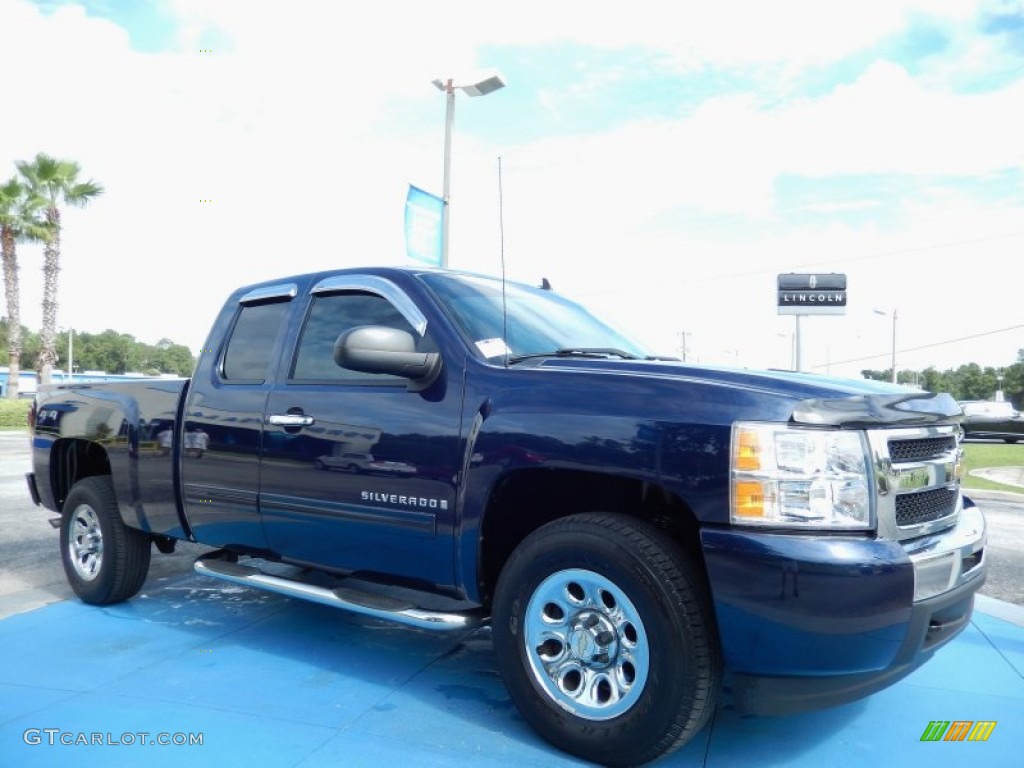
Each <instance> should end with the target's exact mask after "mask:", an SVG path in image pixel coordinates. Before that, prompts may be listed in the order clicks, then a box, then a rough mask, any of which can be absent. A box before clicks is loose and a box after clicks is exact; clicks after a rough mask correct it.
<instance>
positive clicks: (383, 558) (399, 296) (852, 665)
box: [28, 268, 986, 765]
mask: <svg viewBox="0 0 1024 768" xmlns="http://www.w3.org/2000/svg"><path fill="white" fill-rule="evenodd" d="M960 415H961V412H960V408H959V406H958V405H957V403H956V402H955V401H954V400H952V399H951V398H950V397H948V396H946V395H939V394H930V393H924V392H910V391H907V390H904V389H898V388H896V387H892V386H890V385H883V384H877V383H869V382H854V381H838V380H833V379H827V378H823V377H819V376H812V375H804V374H797V373H791V372H775V371H765V372H753V371H746V370H730V369H722V368H711V367H700V366H694V365H687V364H685V363H682V362H680V361H678V360H672V359H665V358H656V357H652V356H650V355H648V354H647V353H646V352H645V351H644V350H643V349H641V348H639V347H638V346H637V345H636V344H635V343H633V342H632V341H630V340H629V339H627V338H625V337H623V336H621V335H620V334H619V333H617V332H616V331H614V330H612V329H611V328H609V327H608V326H607V325H605V324H604V323H602V322H601V321H599V320H598V319H596V318H595V317H594V316H593V315H591V314H590V313H589V312H588V311H586V310H585V309H583V308H582V307H580V306H579V305H577V304H575V303H573V302H571V301H568V300H566V299H565V298H563V297H560V296H559V295H557V294H556V293H554V292H552V291H550V290H542V289H538V288H532V287H529V286H524V285H518V284H513V283H507V284H506V283H505V282H504V281H502V280H499V279H492V278H488V277H484V276H479V275H470V274H463V273H457V272H451V271H445V270H431V269H420V270H417V269H400V268H377V269H358V270H355V269H353V270H340V271H332V272H323V273H318V274H307V275H301V276H295V277H287V278H284V279H282V280H277V281H273V282H267V283H262V284H259V285H252V286H248V287H245V288H241V289H239V290H238V291H236V292H235V293H234V294H233V295H232V296H231V297H230V298H229V299H228V301H227V303H226V304H225V305H224V308H223V309H222V311H221V312H220V314H219V316H218V317H217V319H216V322H215V324H214V326H213V329H212V330H211V333H210V336H209V339H208V341H207V343H206V346H205V348H204V349H203V350H202V354H201V356H200V358H199V362H198V364H197V366H196V369H195V373H194V375H193V376H192V378H191V379H189V380H158V379H153V380H144V381H138V382H129V383H111V384H92V385H88V384H82V385H71V386H66V387H58V388H54V389H52V390H50V391H48V392H44V393H41V394H40V395H39V396H38V397H37V401H36V404H35V408H34V433H33V462H34V465H33V468H34V471H33V472H32V473H31V474H30V475H29V477H28V482H29V489H30V492H31V494H32V496H33V498H34V499H35V501H36V503H37V504H41V505H42V506H44V507H45V508H47V509H49V510H53V511H54V512H57V513H59V515H60V516H59V518H56V519H55V520H54V524H55V526H56V525H58V524H59V528H60V549H61V556H62V559H63V563H64V568H65V571H66V573H67V577H68V579H69V581H70V584H71V586H72V587H73V589H74V591H75V592H76V593H77V594H78V595H79V596H80V597H81V599H83V600H84V601H86V602H88V603H95V604H98V605H104V604H109V603H114V602H118V601H122V600H126V599H128V598H130V597H132V596H133V595H134V594H135V593H137V592H138V590H139V589H140V588H141V587H142V585H143V583H144V581H145V579H146V575H147V571H148V567H149V562H150V555H151V552H152V549H153V548H154V547H155V548H156V549H157V550H159V551H161V552H168V551H171V550H172V549H173V548H174V546H175V542H176V541H177V540H185V541H190V542H199V543H201V544H205V545H210V546H212V547H215V549H214V550H213V551H212V552H211V553H209V554H207V555H204V556H203V557H201V558H200V559H199V560H198V561H197V562H196V566H195V567H196V569H197V571H199V572H201V573H203V574H207V575H209V576H211V577H215V578H219V579H223V580H226V581H229V582H233V583H238V584H244V585H248V586H252V587H257V588H262V589H270V590H275V591H278V592H281V593H284V594H287V595H291V596H296V597H301V598H306V599H310V600H314V601H318V602H320V603H324V604H328V605H333V606H338V607H341V608H345V609H347V610H352V611H357V612H359V613H362V614H367V615H371V616H375V617H383V618H387V619H391V620H394V621H397V622H403V623H405V624H409V625H412V626H415V627H421V628H428V629H434V630H441V631H443V630H466V629H469V628H471V627H474V626H478V625H480V624H489V625H490V627H491V632H492V636H493V643H494V649H495V654H496V658H497V661H498V663H499V665H500V668H501V671H502V674H503V676H504V679H505V682H506V685H507V687H508V690H509V693H510V696H511V698H512V699H513V700H514V702H515V704H516V705H517V706H518V708H519V709H520V711H521V712H522V715H523V717H524V718H525V719H526V720H527V721H528V722H530V723H531V724H532V725H533V726H534V727H535V728H536V729H537V731H538V732H539V733H540V734H541V735H542V736H543V737H544V738H546V739H548V740H549V741H550V742H552V743H553V744H555V745H557V746H558V747H560V748H562V749H564V750H566V751H568V752H570V753H572V754H575V755H578V756H581V757H583V758H586V759H589V760H593V761H595V762H599V763H604V764H609V765H632V764H638V763H643V762H646V761H649V760H653V759H654V758H656V757H658V756H659V755H662V754H664V753H666V752H668V751H670V750H672V749H674V748H676V747H678V746H679V745H681V744H683V743H685V742H686V741H687V740H688V739H690V738H691V737H693V736H694V735H695V734H696V733H697V732H699V731H700V730H701V728H703V727H704V725H705V724H706V723H707V721H708V719H709V717H710V716H711V714H712V713H713V711H714V709H715V706H716V703H717V702H718V701H719V697H720V696H721V695H724V694H723V691H728V695H729V696H731V697H732V700H733V701H734V703H735V705H736V706H738V707H739V708H741V709H742V710H744V711H746V712H750V713H754V714H778V713H787V712H794V711H799V710H803V709H808V708H813V707H821V706H828V705H833V704H837V703H841V702H845V701H849V700H851V699H855V698H858V697H861V696H865V695H868V694H870V693H872V692H874V691H877V690H879V689H881V688H883V687H884V686H886V685H889V684H891V683H892V682H894V681H896V680H898V679H900V678H901V677H903V676H904V675H906V674H908V673H909V672H911V671H912V670H914V669H915V668H917V667H918V666H919V665H920V664H922V663H923V662H925V661H926V660H927V659H928V658H930V657H931V656H932V654H933V653H934V652H935V651H936V649H937V648H939V647H940V646H941V645H943V644H944V643H946V642H948V641H949V640H950V639H951V638H952V637H954V636H955V635H956V634H957V633H958V632H959V631H960V630H962V629H963V628H964V626H965V625H966V624H967V622H968V621H969V619H970V615H971V610H972V607H973V599H974V593H975V592H976V591H977V590H978V588H979V587H980V586H981V584H982V582H983V581H984V578H985V569H986V563H985V522H984V519H983V517H982V515H981V513H980V511H979V510H978V509H977V507H975V506H974V505H973V504H972V503H971V502H970V500H969V499H967V498H966V497H964V496H963V495H962V494H961V490H960V478H961V475H962V466H963V464H962V452H961V448H960V437H961V432H960V427H959V424H958V422H959V419H960Z"/></svg>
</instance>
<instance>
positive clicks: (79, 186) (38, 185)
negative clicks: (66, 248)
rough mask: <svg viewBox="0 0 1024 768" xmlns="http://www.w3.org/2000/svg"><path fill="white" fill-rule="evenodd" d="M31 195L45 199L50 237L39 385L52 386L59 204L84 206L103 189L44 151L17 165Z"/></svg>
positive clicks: (46, 247)
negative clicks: (81, 178) (29, 160)
mask: <svg viewBox="0 0 1024 768" xmlns="http://www.w3.org/2000/svg"><path fill="white" fill-rule="evenodd" d="M15 165H17V167H18V171H19V172H20V173H21V175H22V176H23V177H25V181H26V182H27V184H28V187H29V190H30V192H31V193H32V194H35V195H38V196H40V197H42V198H43V200H44V207H43V211H44V215H45V217H46V223H47V226H48V227H49V230H50V231H49V236H48V237H47V238H46V239H45V240H44V241H43V242H44V245H43V327H42V331H41V332H40V336H41V341H42V351H41V352H40V355H39V361H40V367H39V383H40V384H49V383H50V375H51V374H52V372H53V365H54V363H56V362H57V346H56V342H57V276H58V275H59V273H60V208H58V206H59V205H61V204H63V205H74V206H84V205H85V204H87V203H88V202H89V201H90V200H91V199H92V198H94V197H96V196H97V195H99V194H102V192H103V187H101V186H100V185H99V184H97V183H95V182H94V181H92V180H90V181H84V182H80V181H78V173H79V171H81V168H80V167H79V165H78V163H75V162H72V161H71V160H57V159H56V158H53V157H50V155H47V154H45V153H43V152H40V153H38V154H37V155H36V157H35V160H33V161H32V162H30V163H29V162H20V163H15Z"/></svg>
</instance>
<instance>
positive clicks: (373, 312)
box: [291, 292, 422, 382]
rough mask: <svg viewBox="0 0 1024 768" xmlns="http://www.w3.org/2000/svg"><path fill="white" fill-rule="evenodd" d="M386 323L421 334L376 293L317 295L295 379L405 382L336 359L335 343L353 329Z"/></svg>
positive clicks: (304, 336) (301, 342)
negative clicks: (346, 366) (346, 365)
mask: <svg viewBox="0 0 1024 768" xmlns="http://www.w3.org/2000/svg"><path fill="white" fill-rule="evenodd" d="M360 325H384V326H388V327H390V328H397V329H399V330H402V331H405V332H406V333H409V334H412V337H413V338H414V339H417V343H418V344H422V340H421V339H420V337H419V335H418V334H417V333H416V331H415V330H413V328H412V326H411V325H409V322H408V321H407V320H406V319H405V317H403V316H402V314H401V313H400V312H399V311H398V310H397V309H395V307H394V306H393V305H392V304H391V302H389V301H388V300H387V299H385V298H384V297H382V296H378V295H377V294H375V293H363V292H349V293H334V294H326V295H320V296H316V297H315V298H314V299H313V305H312V307H311V308H310V310H309V314H308V316H307V317H306V324H305V326H304V327H303V329H302V336H301V337H300V339H299V348H298V351H297V352H296V355H295V365H294V366H293V368H292V376H291V378H292V379H300V380H301V379H305V380H315V381H339V382H340V381H354V380H361V381H372V382H392V381H393V382H404V381H405V380H404V379H402V378H401V377H399V376H391V375H389V374H384V373H376V374H374V373H361V372H359V371H350V370H347V369H345V368H342V367H341V366H339V365H336V364H335V362H334V342H335V341H337V339H338V336H339V335H340V334H341V333H342V332H343V331H347V330H348V329H349V328H355V327H356V326H360Z"/></svg>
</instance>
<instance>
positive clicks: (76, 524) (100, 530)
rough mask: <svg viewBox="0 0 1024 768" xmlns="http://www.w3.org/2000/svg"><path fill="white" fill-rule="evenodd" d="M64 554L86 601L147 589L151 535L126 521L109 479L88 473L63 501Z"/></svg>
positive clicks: (121, 596)
mask: <svg viewBox="0 0 1024 768" xmlns="http://www.w3.org/2000/svg"><path fill="white" fill-rule="evenodd" d="M60 554H61V560H62V561H63V563H64V573H65V574H66V575H67V578H68V583H69V584H70V585H71V588H72V589H73V590H74V591H75V594H76V595H78V596H79V597H80V598H81V599H82V600H83V601H85V602H86V603H92V604H93V605H110V604H111V603H119V602H121V601H123V600H127V599H128V598H130V597H132V596H133V595H135V594H136V593H137V592H138V591H139V590H140V589H142V585H143V584H144V583H145V581H146V575H147V574H148V573H149V560H150V554H151V547H150V538H149V536H147V535H146V534H144V533H142V532H141V531H138V530H136V529H134V528H129V527H128V526H126V525H125V524H124V521H122V520H121V514H120V512H119V511H118V508H117V500H116V498H115V496H114V489H113V487H112V486H111V484H110V479H109V478H107V477H87V478H85V479H84V480H80V481H78V482H77V483H75V485H74V487H73V488H72V489H71V492H70V493H69V494H68V498H67V501H65V502H64V512H63V516H62V518H61V526H60Z"/></svg>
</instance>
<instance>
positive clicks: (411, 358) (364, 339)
mask: <svg viewBox="0 0 1024 768" xmlns="http://www.w3.org/2000/svg"><path fill="white" fill-rule="evenodd" d="M334 362H335V363H336V364H337V365H340V366H341V367H342V368H348V369H350V370H353V371H362V372H363V373H390V374H391V375H392V376H401V377H402V378H405V379H409V390H410V391H411V392H421V391H423V390H424V389H426V388H427V387H429V386H430V385H431V384H433V383H434V381H435V380H436V379H437V377H438V375H439V374H440V373H441V355H440V353H438V352H417V351H416V341H415V339H413V337H412V334H410V333H407V332H406V331H400V330H398V329H397V328H388V327H386V326H383V325H360V326H358V327H356V328H350V329H349V330H347V331H345V332H344V333H342V334H341V335H340V336H339V337H338V340H337V341H335V342H334Z"/></svg>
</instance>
